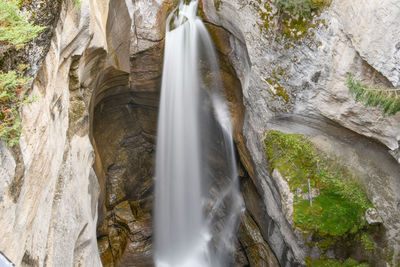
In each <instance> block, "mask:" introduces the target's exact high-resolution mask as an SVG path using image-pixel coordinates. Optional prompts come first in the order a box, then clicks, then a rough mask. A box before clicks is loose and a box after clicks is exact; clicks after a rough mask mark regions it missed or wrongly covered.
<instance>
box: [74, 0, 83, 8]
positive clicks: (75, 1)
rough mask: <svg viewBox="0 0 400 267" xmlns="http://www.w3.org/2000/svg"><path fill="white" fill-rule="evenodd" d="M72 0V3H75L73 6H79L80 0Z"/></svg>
mask: <svg viewBox="0 0 400 267" xmlns="http://www.w3.org/2000/svg"><path fill="white" fill-rule="evenodd" d="M73 1H74V4H75V6H76V7H78V8H79V7H80V6H81V4H82V2H81V0H73Z"/></svg>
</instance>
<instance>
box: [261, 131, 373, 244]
mask: <svg viewBox="0 0 400 267" xmlns="http://www.w3.org/2000/svg"><path fill="white" fill-rule="evenodd" d="M265 146H266V153H267V158H268V165H269V168H270V170H272V169H275V168H277V169H278V170H279V171H280V173H281V174H282V176H283V177H284V178H285V179H286V181H287V182H288V184H289V186H290V189H291V191H292V192H293V193H294V194H295V203H294V207H293V208H294V211H293V222H294V225H295V227H297V228H299V229H300V230H301V231H302V232H303V233H304V234H306V235H307V234H311V233H312V234H313V240H314V242H316V243H317V245H318V246H319V247H320V248H321V249H323V250H326V249H327V248H329V247H330V246H334V245H336V244H338V245H343V244H345V243H346V242H343V241H345V240H350V242H352V241H353V239H354V237H356V236H358V235H360V233H363V232H364V231H365V230H366V225H367V224H366V221H365V219H364V214H365V211H366V210H367V209H368V208H370V207H372V204H371V203H370V201H369V200H368V198H367V196H366V194H365V192H364V190H363V189H362V185H361V184H359V183H358V181H357V177H356V176H355V175H354V174H353V173H351V172H350V171H349V170H348V169H347V168H346V167H345V166H342V165H340V164H338V163H337V162H335V161H333V160H331V159H328V158H327V157H325V156H324V155H323V154H322V153H320V152H318V151H317V150H316V148H315V147H314V146H313V144H312V143H311V141H310V140H308V139H307V138H306V137H304V136H303V135H299V134H285V133H282V132H279V131H274V130H271V131H269V132H268V133H267V135H266V138H265ZM308 181H310V186H311V188H313V189H318V190H319V195H318V196H316V197H314V198H313V200H312V202H313V204H312V206H311V205H310V201H309V200H308V199H304V198H303V195H302V194H304V195H305V196H307V197H308V196H309V185H308ZM299 192H301V193H299Z"/></svg>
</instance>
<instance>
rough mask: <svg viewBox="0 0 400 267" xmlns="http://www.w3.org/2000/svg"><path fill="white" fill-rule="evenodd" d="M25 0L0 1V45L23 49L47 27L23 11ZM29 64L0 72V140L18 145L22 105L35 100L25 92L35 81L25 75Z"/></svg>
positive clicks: (11, 144) (10, 144)
mask: <svg viewBox="0 0 400 267" xmlns="http://www.w3.org/2000/svg"><path fill="white" fill-rule="evenodd" d="M20 4H21V1H15V0H9V1H6V0H0V45H3V46H6V47H8V48H10V49H13V48H14V49H17V50H18V49H21V48H22V47H23V46H24V45H25V44H26V43H28V42H29V41H30V40H32V39H33V38H35V37H36V36H37V35H38V34H39V33H40V32H42V31H43V30H44V28H45V27H40V26H35V25H33V23H32V22H28V14H27V13H26V12H21V11H20V10H19V6H20ZM27 67H28V66H26V65H20V66H19V67H18V69H16V70H11V71H8V72H7V73H5V72H2V71H0V139H1V140H3V141H5V142H7V144H8V145H9V146H14V145H15V144H17V143H18V142H19V137H20V135H21V128H22V123H21V118H20V117H19V112H18V110H19V108H20V107H21V106H22V105H24V104H27V103H29V102H31V100H29V99H28V98H27V97H26V96H25V91H26V89H27V88H28V86H29V85H30V83H31V82H32V79H31V78H28V77H24V70H25V69H26V68H27Z"/></svg>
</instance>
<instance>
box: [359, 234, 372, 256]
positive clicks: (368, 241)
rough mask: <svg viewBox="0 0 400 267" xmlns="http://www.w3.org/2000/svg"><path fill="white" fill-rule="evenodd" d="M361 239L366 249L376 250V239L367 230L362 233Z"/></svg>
mask: <svg viewBox="0 0 400 267" xmlns="http://www.w3.org/2000/svg"><path fill="white" fill-rule="evenodd" d="M360 239H361V244H362V245H363V247H364V249H365V250H367V251H369V252H374V251H375V244H374V240H372V237H371V236H370V235H369V234H368V233H365V232H364V233H361V235H360Z"/></svg>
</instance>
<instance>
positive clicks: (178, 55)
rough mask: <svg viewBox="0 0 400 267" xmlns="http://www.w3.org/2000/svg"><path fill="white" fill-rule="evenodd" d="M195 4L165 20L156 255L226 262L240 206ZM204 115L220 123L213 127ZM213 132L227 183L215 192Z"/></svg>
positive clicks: (199, 264) (173, 263)
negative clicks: (219, 215)
mask: <svg viewBox="0 0 400 267" xmlns="http://www.w3.org/2000/svg"><path fill="white" fill-rule="evenodd" d="M197 6H198V0H194V1H191V2H190V3H189V4H187V5H186V4H184V2H183V1H181V3H180V5H179V6H178V7H177V9H175V10H174V11H173V12H172V13H171V14H170V15H169V17H168V20H167V32H166V37H165V51H164V69H163V78H162V87H161V100H160V111H159V123H158V139H157V153H156V184H155V208H154V209H155V212H154V226H155V242H154V244H155V250H154V257H155V263H156V266H158V267H206V266H213V267H216V266H223V265H225V264H226V263H227V262H228V261H227V260H226V259H225V258H226V256H227V255H229V253H230V252H231V250H233V249H234V245H233V241H232V239H233V234H234V232H235V229H236V225H237V216H238V214H239V212H240V209H241V205H242V200H241V198H240V196H239V194H238V182H237V166H236V160H235V156H234V146H233V141H232V135H231V131H232V130H231V122H230V115H229V111H228V108H227V106H226V103H225V101H223V97H222V88H221V87H222V86H221V85H222V83H221V81H220V77H219V74H217V73H218V72H219V67H218V63H217V61H216V54H215V52H214V48H213V45H212V42H211V39H210V36H209V35H208V32H207V30H206V28H205V26H204V24H203V23H202V21H201V20H200V19H199V18H198V17H197V16H196V13H197ZM171 26H172V27H173V28H174V29H171V28H172V27H171ZM201 51H202V52H201ZM201 61H204V62H205V63H206V64H207V66H208V67H207V69H208V73H211V77H212V78H211V81H206V80H207V79H205V78H204V77H205V76H206V74H205V73H203V72H202V70H201V68H200V62H201ZM208 80H210V79H208ZM208 107H209V108H208ZM210 114H211V115H210ZM209 115H210V116H211V117H214V120H215V121H216V122H217V124H218V127H217V128H219V129H217V130H216V129H211V127H210V123H207V121H208V120H207V118H208V117H210V116H209ZM211 124H212V123H211ZM214 131H219V136H222V138H220V139H222V143H223V145H222V147H221V150H222V152H221V154H222V157H223V158H224V161H225V163H226V164H225V166H224V167H225V168H226V170H224V172H225V173H226V175H225V176H226V177H225V180H226V182H225V183H220V184H219V186H218V190H217V191H218V194H214V195H213V194H210V192H209V189H210V188H208V187H210V186H211V183H210V180H212V178H211V177H210V176H212V175H210V172H211V171H210V170H211V166H210V165H211V163H210V160H209V159H208V158H209V155H208V153H210V151H211V149H210V148H209V147H208V146H213V145H214V144H215V145H216V144H217V142H214V139H215V138H214V137H215V136H216V135H214V134H213V133H212V132H214ZM203 133H205V134H203ZM220 143H221V142H220ZM221 180H222V178H221ZM228 202H229V203H228ZM205 206H207V211H208V214H207V215H204V214H205V209H206V207H205ZM221 209H224V212H223V213H224V216H222V217H223V218H222V219H220V222H221V221H223V224H224V225H223V227H221V226H219V227H218V226H215V225H213V224H215V221H216V219H215V218H216V217H217V216H216V214H217V213H218V212H217V211H218V210H221ZM219 213H220V212H219ZM211 241H212V242H211ZM211 243H213V246H214V249H210V247H211V246H212V245H211ZM215 247H217V248H215ZM211 251H212V252H211Z"/></svg>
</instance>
